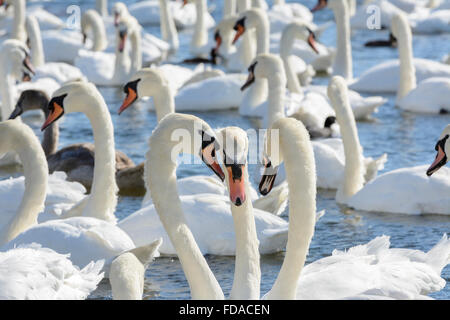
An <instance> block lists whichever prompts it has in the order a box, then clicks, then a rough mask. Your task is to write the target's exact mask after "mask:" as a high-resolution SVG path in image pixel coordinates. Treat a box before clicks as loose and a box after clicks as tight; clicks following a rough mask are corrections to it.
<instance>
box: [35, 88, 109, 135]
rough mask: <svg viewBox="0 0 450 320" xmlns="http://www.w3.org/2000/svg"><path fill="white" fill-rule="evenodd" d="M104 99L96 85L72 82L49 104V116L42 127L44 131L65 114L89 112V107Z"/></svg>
mask: <svg viewBox="0 0 450 320" xmlns="http://www.w3.org/2000/svg"><path fill="white" fill-rule="evenodd" d="M99 99H103V98H102V96H101V94H100V93H99V92H98V90H97V88H96V87H95V85H94V84H92V83H90V82H85V81H72V82H68V83H66V84H64V85H63V86H62V87H61V88H59V89H58V90H56V91H55V92H54V93H53V95H52V98H51V100H50V102H49V103H48V106H47V109H48V116H47V119H46V120H45V122H44V124H43V125H42V128H41V130H42V131H44V130H45V129H46V128H47V127H48V126H50V125H51V124H52V123H53V122H55V121H57V120H58V119H60V118H61V117H62V116H63V115H64V114H65V113H71V112H85V113H86V112H88V111H89V107H90V106H92V105H94V104H95V102H96V101H98V100H99Z"/></svg>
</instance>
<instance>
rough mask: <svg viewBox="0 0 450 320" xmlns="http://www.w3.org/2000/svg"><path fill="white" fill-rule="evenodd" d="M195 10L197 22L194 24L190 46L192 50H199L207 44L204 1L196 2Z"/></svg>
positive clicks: (198, 0) (197, 0)
mask: <svg viewBox="0 0 450 320" xmlns="http://www.w3.org/2000/svg"><path fill="white" fill-rule="evenodd" d="M195 8H196V12H197V20H196V22H195V29H194V35H193V37H192V42H191V46H192V47H193V48H201V47H202V46H204V45H206V44H207V42H208V30H207V28H206V15H205V13H206V10H207V6H206V0H196V1H195Z"/></svg>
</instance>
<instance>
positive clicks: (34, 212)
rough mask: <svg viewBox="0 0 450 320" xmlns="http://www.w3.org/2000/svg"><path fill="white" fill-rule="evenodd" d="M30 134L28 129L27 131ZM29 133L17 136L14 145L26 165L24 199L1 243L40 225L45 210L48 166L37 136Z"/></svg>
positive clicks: (24, 170) (24, 165)
mask: <svg viewBox="0 0 450 320" xmlns="http://www.w3.org/2000/svg"><path fill="white" fill-rule="evenodd" d="M27 131H28V130H27ZM29 131H30V133H29V134H24V135H20V134H17V135H16V137H15V138H13V139H15V140H16V141H15V142H14V143H13V146H14V148H13V149H14V151H15V152H17V154H18V156H19V158H20V161H21V163H22V166H23V173H24V177H25V190H24V196H23V198H22V201H21V203H20V206H19V208H18V210H17V212H16V214H15V216H14V217H13V218H12V220H11V221H10V222H9V223H8V224H7V225H6V226H5V228H6V229H4V230H3V232H2V236H1V238H0V239H1V242H0V244H5V243H6V242H8V241H11V240H12V239H14V238H15V237H17V236H18V235H19V234H20V233H22V232H24V231H25V230H27V229H29V228H31V227H32V226H34V225H36V224H37V219H38V215H39V213H40V212H42V211H43V209H44V203H45V198H46V195H47V185H48V182H47V181H48V166H47V160H46V159H45V155H44V153H43V152H42V148H41V145H40V144H39V141H38V140H37V138H36V136H34V134H33V133H32V132H31V129H30V130H29Z"/></svg>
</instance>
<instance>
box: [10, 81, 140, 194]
mask: <svg viewBox="0 0 450 320" xmlns="http://www.w3.org/2000/svg"><path fill="white" fill-rule="evenodd" d="M52 93H53V92H52ZM48 96H49V95H48V94H47V93H46V92H43V91H42V90H36V89H28V90H24V91H23V92H22V93H21V95H20V97H19V100H18V102H17V104H16V108H15V109H14V111H13V113H12V114H11V116H10V119H14V118H16V117H18V116H20V115H22V114H23V113H26V112H27V111H30V110H42V112H43V113H44V116H45V118H47V117H48V115H49V112H50V111H49V110H48V108H47V106H48V103H49V101H50V99H49V98H48ZM58 140H59V124H58V122H55V123H53V124H52V125H51V126H49V127H48V128H47V130H45V132H44V135H43V139H42V148H43V149H44V152H45V156H46V157H47V162H48V166H49V171H50V173H53V172H55V171H64V172H65V173H66V174H67V180H68V181H76V182H79V183H81V184H82V185H83V186H84V187H85V188H87V189H90V188H92V181H93V173H94V162H95V161H94V156H95V147H94V145H93V144H92V143H82V144H74V145H70V146H67V147H64V148H63V149H61V150H59V151H58V150H57V148H58ZM115 157H116V182H117V185H118V187H119V193H120V194H128V193H132V194H143V193H144V192H145V186H144V181H143V180H142V174H143V165H140V166H137V167H136V165H135V164H134V162H133V161H132V160H131V159H130V158H128V157H127V156H126V155H125V154H124V153H123V152H121V151H117V150H116V154H115ZM82 193H83V194H84V193H85V191H83V192H82Z"/></svg>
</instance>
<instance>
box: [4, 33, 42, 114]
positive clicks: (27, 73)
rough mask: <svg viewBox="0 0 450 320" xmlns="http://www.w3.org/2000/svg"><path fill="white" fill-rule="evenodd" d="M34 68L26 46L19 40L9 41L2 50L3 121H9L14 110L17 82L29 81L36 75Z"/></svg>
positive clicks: (5, 42)
mask: <svg viewBox="0 0 450 320" xmlns="http://www.w3.org/2000/svg"><path fill="white" fill-rule="evenodd" d="M34 72H35V71H34V66H33V65H32V64H31V61H30V53H29V51H28V49H27V48H26V47H25V44H24V43H23V42H21V41H19V40H15V39H9V40H6V41H4V42H3V43H2V45H1V48H0V74H1V75H2V77H3V79H4V81H1V82H0V95H1V97H2V106H1V119H2V120H3V121H4V120H6V119H8V117H9V115H10V114H11V112H12V110H13V109H14V99H15V98H16V97H15V92H14V90H15V89H14V84H15V83H16V81H21V80H29V79H30V78H31V75H33V74H34Z"/></svg>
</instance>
